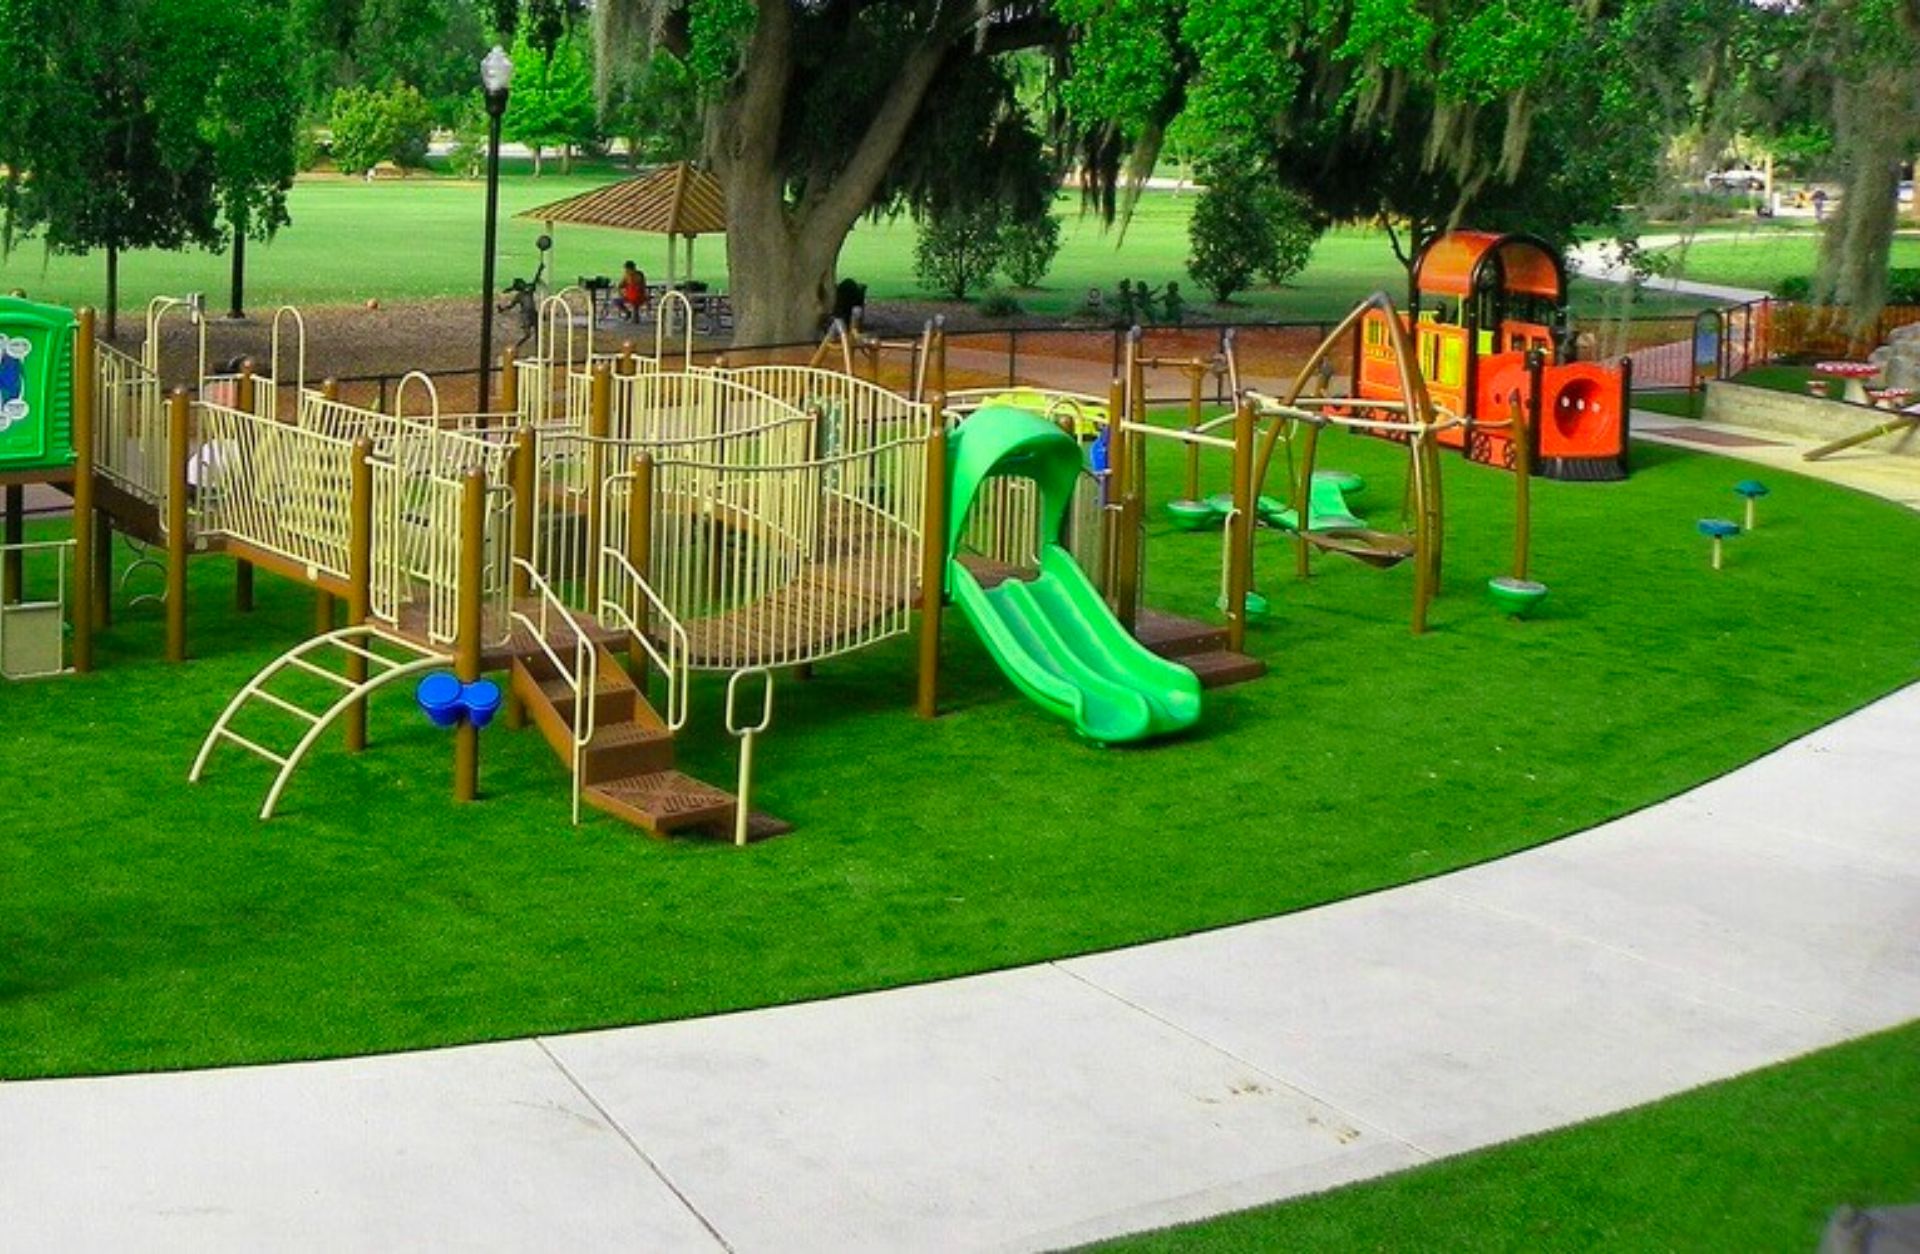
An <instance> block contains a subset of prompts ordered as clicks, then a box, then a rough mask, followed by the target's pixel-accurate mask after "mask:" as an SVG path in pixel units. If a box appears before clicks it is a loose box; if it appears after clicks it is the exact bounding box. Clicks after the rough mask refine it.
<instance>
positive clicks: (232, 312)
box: [227, 212, 247, 321]
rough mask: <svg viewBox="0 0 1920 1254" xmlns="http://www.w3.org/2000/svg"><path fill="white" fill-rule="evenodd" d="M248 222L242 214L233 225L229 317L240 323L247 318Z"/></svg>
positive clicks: (228, 303)
mask: <svg viewBox="0 0 1920 1254" xmlns="http://www.w3.org/2000/svg"><path fill="white" fill-rule="evenodd" d="M246 295H247V220H246V214H245V213H244V212H241V213H239V214H237V215H236V216H235V218H234V223H233V281H232V284H231V291H230V293H229V299H228V301H227V317H229V318H232V319H234V320H235V321H239V320H240V319H242V318H245V317H246V316H247V309H246V303H247V302H246Z"/></svg>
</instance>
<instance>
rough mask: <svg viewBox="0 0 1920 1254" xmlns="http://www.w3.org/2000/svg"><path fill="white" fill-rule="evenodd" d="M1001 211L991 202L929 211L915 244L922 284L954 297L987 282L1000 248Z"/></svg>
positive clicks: (915, 266) (962, 296)
mask: <svg viewBox="0 0 1920 1254" xmlns="http://www.w3.org/2000/svg"><path fill="white" fill-rule="evenodd" d="M1000 226H1001V222H1000V211H999V208H998V207H997V206H995V205H991V204H981V205H976V206H973V207H972V208H967V209H953V210H947V211H945V212H942V213H939V214H937V215H936V214H929V215H927V216H926V217H924V218H922V219H921V220H920V236H919V238H918V239H917V240H915V241H914V245H913V273H914V277H915V278H917V279H919V280H920V286H921V287H924V288H926V289H927V290H928V291H930V292H937V293H938V294H940V295H942V296H947V297H951V298H952V299H954V300H965V299H966V298H967V293H968V292H971V291H972V290H974V289H975V288H977V287H979V286H980V285H981V284H983V283H985V282H986V281H987V279H988V278H989V277H991V276H992V274H993V268H994V262H995V259H996V256H997V254H998V253H999V250H1000Z"/></svg>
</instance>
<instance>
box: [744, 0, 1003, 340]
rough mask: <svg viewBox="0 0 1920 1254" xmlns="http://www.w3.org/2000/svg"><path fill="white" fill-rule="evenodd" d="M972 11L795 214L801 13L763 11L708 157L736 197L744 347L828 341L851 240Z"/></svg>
mask: <svg viewBox="0 0 1920 1254" xmlns="http://www.w3.org/2000/svg"><path fill="white" fill-rule="evenodd" d="M972 12H973V10H972V9H971V8H967V7H964V6H956V7H955V8H954V9H953V11H952V13H951V14H950V15H949V16H948V18H947V19H946V20H947V21H948V22H951V23H952V25H951V26H948V25H945V24H942V25H941V26H939V27H938V28H937V29H936V30H934V31H931V32H929V33H928V34H927V35H926V36H924V37H923V38H922V40H921V42H920V43H918V44H916V45H915V46H914V47H913V49H912V50H910V51H909V52H908V53H907V55H906V57H905V58H904V60H903V61H902V62H901V65H900V68H899V70H898V71H897V72H896V73H895V75H894V78H893V82H892V84H891V87H890V89H889V91H888V92H887V93H886V95H885V96H884V98H883V102H882V103H881V105H880V107H879V108H878V109H876V110H875V111H874V112H873V114H872V115H871V116H870V117H869V118H868V120H867V125H866V129H865V131H864V132H863V133H862V134H861V136H860V138H859V139H858V141H857V142H855V143H854V145H853V146H852V149H851V151H850V152H849V154H848V156H847V158H846V160H845V161H844V162H843V163H841V164H840V165H839V167H838V169H836V170H835V171H834V172H833V175H832V178H831V180H830V181H829V180H828V179H826V178H824V177H822V178H816V179H813V180H810V181H809V182H808V184H807V191H806V195H805V196H804V198H802V199H801V200H800V201H799V202H798V203H794V204H789V203H788V200H787V186H786V182H785V177H784V170H783V166H782V162H781V160H780V143H781V134H782V131H783V129H784V128H785V127H786V126H787V125H788V122H789V120H790V119H789V118H788V112H789V110H788V100H787V92H788V88H789V86H790V85H791V81H792V77H793V70H794V67H793V59H792V52H793V49H792V41H793V11H792V9H791V8H790V7H789V4H788V0H759V21H758V22H757V23H756V24H755V26H754V32H753V38H752V41H751V43H750V45H749V47H748V49H747V52H746V55H745V57H744V58H743V63H744V64H745V66H746V67H747V71H746V74H745V76H744V77H743V79H742V80H741V82H740V84H739V86H738V87H737V88H736V89H735V94H734V95H733V97H732V98H731V99H730V100H729V101H728V102H727V103H726V105H725V106H724V107H723V108H719V109H714V110H710V111H709V112H708V115H707V121H708V132H707V150H708V151H709V153H711V154H712V155H713V158H714V166H715V173H716V174H717V175H718V177H719V180H720V183H721V186H723V187H725V188H726V189H727V267H728V271H729V282H730V284H731V287H732V298H733V311H734V331H733V339H734V343H736V344H780V343H800V342H804V341H807V340H811V339H813V338H814V337H815V336H817V335H819V334H820V327H821V324H822V322H823V321H824V320H825V318H826V315H827V314H828V312H829V311H830V310H831V309H832V308H833V284H834V268H835V265H836V264H837V262H838V260H839V257H840V246H841V245H842V244H844V243H845V242H846V238H847V233H848V232H850V231H851V230H853V226H854V223H856V222H858V221H859V220H860V215H861V214H863V213H865V212H866V211H867V209H868V208H869V207H870V206H871V205H872V204H873V197H874V194H875V193H876V192H877V191H878V190H879V187H880V183H881V180H882V179H883V178H884V177H885V176H886V172H887V169H888V168H889V167H890V166H891V165H892V164H893V160H894V157H895V156H896V155H897V154H898V153H899V151H900V144H901V142H902V141H903V140H904V139H905V138H906V133H907V129H908V127H909V126H910V125H911V124H912V122H913V116H914V114H915V113H916V112H918V111H919V108H920V102H921V101H922V100H923V99H925V97H926V93H927V88H928V86H929V85H930V84H931V83H932V82H933V78H934V76H935V74H936V73H938V71H939V68H940V63H941V61H942V60H943V59H944V58H945V56H946V52H947V49H948V48H949V47H951V46H952V43H953V41H954V40H956V39H958V38H960V36H961V35H962V34H963V33H964V32H965V31H966V30H967V29H968V28H969V25H970V22H971V18H970V16H969V15H970V14H971V13H972Z"/></svg>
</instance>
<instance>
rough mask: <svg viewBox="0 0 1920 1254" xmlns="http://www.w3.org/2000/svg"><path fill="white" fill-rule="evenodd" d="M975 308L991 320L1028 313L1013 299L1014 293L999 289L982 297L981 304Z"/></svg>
mask: <svg viewBox="0 0 1920 1254" xmlns="http://www.w3.org/2000/svg"><path fill="white" fill-rule="evenodd" d="M974 308H976V309H978V310H979V311H980V312H981V313H982V314H984V315H985V316H986V317H989V318H1011V317H1013V316H1014V315H1015V314H1020V313H1024V312H1026V311H1025V310H1024V309H1023V308H1022V307H1021V305H1020V302H1019V301H1017V300H1015V299H1014V298H1013V293H1012V292H1009V291H1006V290H1005V289H1003V288H997V287H996V288H995V289H993V290H992V291H991V292H988V293H987V294H986V295H985V296H982V297H981V298H980V303H979V304H978V305H976V306H974Z"/></svg>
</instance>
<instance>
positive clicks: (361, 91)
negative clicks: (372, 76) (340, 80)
mask: <svg viewBox="0 0 1920 1254" xmlns="http://www.w3.org/2000/svg"><path fill="white" fill-rule="evenodd" d="M328 125H329V126H331V127H332V129H333V161H334V164H335V165H336V166H338V167H339V168H340V169H341V170H342V171H343V172H345V173H348V174H359V173H361V172H363V171H366V170H371V169H372V168H373V167H374V166H376V165H378V164H380V163H381V162H382V161H392V162H395V163H397V164H399V165H403V166H420V165H425V164H426V161H427V140H428V139H429V138H430V137H431V136H432V134H433V109H432V108H431V107H430V106H429V105H428V104H427V101H426V98H425V97H423V96H422V95H421V94H420V93H419V92H418V91H416V90H414V89H413V88H412V87H409V86H407V85H406V84H405V83H398V84H396V85H394V86H393V87H390V88H388V89H386V90H385V91H370V90H368V89H367V88H365V87H343V88H341V89H340V90H339V91H337V92H335V93H334V94H333V107H332V108H331V109H330V110H329V113H328Z"/></svg>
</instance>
